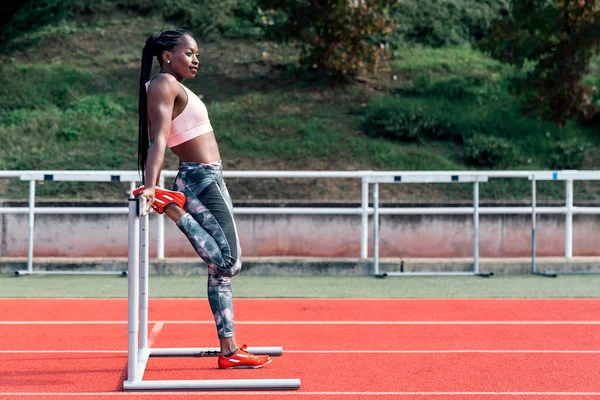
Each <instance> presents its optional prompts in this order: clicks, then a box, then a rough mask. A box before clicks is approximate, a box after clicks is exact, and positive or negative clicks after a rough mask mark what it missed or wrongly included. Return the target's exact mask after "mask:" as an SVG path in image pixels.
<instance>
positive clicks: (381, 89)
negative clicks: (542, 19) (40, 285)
mask: <svg viewBox="0 0 600 400" xmlns="http://www.w3.org/2000/svg"><path fill="white" fill-rule="evenodd" d="M430 1H432V2H434V3H435V1H434V0H430ZM465 2H466V3H468V1H466V0H465ZM151 3H152V2H151V1H149V2H148V4H151ZM454 3H457V4H459V3H460V1H458V0H457V1H455V2H454ZM477 3H478V4H484V3H485V2H477ZM91 4H97V6H96V8H94V7H90V6H85V7H84V6H83V5H79V7H80V8H79V9H76V10H77V13H74V14H72V15H71V16H70V17H64V18H57V19H56V20H55V21H51V22H49V23H48V24H45V25H43V26H40V27H38V28H36V29H33V30H31V31H28V32H25V33H23V34H19V35H17V34H15V35H14V38H13V39H11V40H9V42H8V45H6V43H5V49H6V50H4V51H3V53H2V54H1V55H0V149H2V151H1V152H0V169H3V170H27V169H36V170H42V169H43V170H68V169H78V170H80V169H95V170H98V169H110V170H133V169H135V168H136V148H137V147H136V146H137V144H136V143H137V93H138V81H139V67H140V57H141V49H142V47H143V44H144V42H145V40H146V37H147V36H148V35H150V34H156V33H158V32H160V31H161V30H163V29H166V28H170V27H173V26H185V27H187V28H189V29H190V30H191V32H192V33H194V34H195V35H196V37H197V38H198V39H199V46H200V59H201V67H200V72H199V73H198V76H197V77H196V78H195V79H194V80H192V81H188V82H186V85H187V86H188V87H190V88H191V90H193V91H194V92H196V93H197V94H199V95H201V96H202V99H203V101H204V102H205V103H206V105H207V107H208V110H209V115H210V119H211V122H212V125H213V127H214V128H215V133H216V135H217V140H218V142H219V145H220V148H221V154H222V156H223V158H224V166H225V168H226V169H227V170H422V171H425V170H470V169H483V170H507V169H510V170H537V169H563V168H566V169H571V168H576V169H598V161H597V158H596V157H594V155H595V154H596V153H597V151H598V148H599V146H600V135H599V134H598V128H597V127H596V126H587V127H584V126H581V125H579V124H578V123H576V122H569V123H567V124H566V125H565V126H563V127H560V126H557V125H555V124H553V123H552V122H548V121H545V120H542V119H540V118H537V117H535V116H531V115H530V116H526V115H524V114H523V113H522V111H521V109H522V108H521V107H520V103H519V99H518V98H517V97H515V96H514V95H513V94H512V93H511V90H510V87H511V86H510V83H511V81H512V80H513V79H515V78H517V77H519V76H520V74H522V71H518V70H515V69H514V68H513V67H510V66H507V65H503V64H501V63H500V62H498V61H495V60H493V59H491V58H489V57H488V56H486V55H485V54H483V53H481V52H479V51H477V50H475V49H474V48H473V47H472V46H471V43H470V38H472V37H473V36H476V35H477V29H480V28H481V27H479V28H477V27H478V26H479V25H478V24H480V25H481V24H482V22H481V21H484V22H485V21H488V20H489V19H490V18H491V17H490V16H489V15H488V14H486V12H490V10H489V9H483V8H481V7H480V9H479V12H480V14H481V15H479V17H478V18H479V19H477V20H476V21H475V22H477V21H479V22H478V23H475V22H473V21H474V20H473V19H472V20H471V22H470V24H471V25H472V27H471V28H469V29H470V30H469V29H467V28H465V26H464V24H463V25H461V26H455V27H454V28H453V31H452V32H453V33H452V35H448V34H444V31H443V28H442V27H439V26H437V25H436V27H437V28H438V31H436V30H435V29H430V30H429V31H427V32H426V33H423V30H419V29H417V28H414V29H411V25H410V23H411V22H410V21H413V24H414V25H415V26H417V25H418V23H417V22H418V21H417V22H415V20H416V18H417V17H418V18H421V15H420V14H418V13H416V12H415V13H414V15H413V16H412V17H411V15H412V14H411V13H409V12H407V13H405V14H404V15H403V16H402V18H403V20H402V23H403V25H402V29H401V30H399V31H398V33H397V37H396V40H397V41H396V42H394V43H393V46H392V59H391V60H390V62H389V64H387V65H385V66H383V67H382V68H380V69H379V70H378V71H377V72H376V73H373V74H365V75H364V76H360V77H359V79H357V80H355V81H353V82H351V83H345V84H339V83H334V82H330V81H328V79H327V78H324V77H322V76H317V75H314V74H312V73H309V72H307V71H304V70H302V69H301V68H299V67H298V65H297V59H298V52H297V50H296V49H295V47H294V46H293V44H286V43H280V42H275V41H273V40H270V39H269V37H268V35H265V34H263V33H261V29H260V24H259V23H258V22H256V21H255V22H252V21H253V20H252V18H249V17H248V16H247V15H245V14H244V13H243V12H242V11H244V10H243V9H242V10H241V9H239V8H238V9H237V11H236V12H237V14H235V15H233V16H232V15H227V16H225V17H226V18H225V17H223V18H224V21H225V22H223V23H222V24H220V25H219V24H217V26H212V27H210V26H206V25H202V21H201V20H198V21H200V22H197V25H194V19H193V18H191V17H189V16H186V15H185V14H182V15H177V14H176V13H175V14H174V15H167V16H165V13H164V12H162V11H161V12H150V11H152V10H151V7H150V6H148V7H149V9H147V10H146V9H141V10H135V9H134V7H133V6H132V4H133V2H128V1H126V0H121V1H108V0H105V1H102V2H96V3H91ZM140 4H142V5H140V6H139V7H140V8H143V7H142V6H143V5H144V4H146V3H140ZM482 7H483V6H482ZM486 10H487V11H486ZM413 11H414V10H413ZM475 11H477V10H475ZM244 12H246V13H248V12H249V11H248V10H246V11H244ZM411 12H412V11H411ZM178 18H180V20H178ZM236 18H238V19H236ZM253 18H254V17H253ZM411 18H412V19H411ZM448 18H450V17H448ZM473 18H475V17H473ZM449 20H450V21H453V20H452V18H450V19H449ZM236 21H238V22H239V21H244V23H241V22H240V23H236ZM249 21H250V22H249ZM463 22H464V19H463ZM455 23H456V24H458V23H459V21H458V19H457V20H456V21H455ZM186 25H191V26H186ZM467 25H468V24H467ZM11 26H12V28H11V29H15V30H17V28H18V25H15V24H14V23H13V25H11ZM434 28H435V27H434ZM440 29H442V31H439V30H440ZM5 41H6V38H5ZM598 72H600V62H598V61H597V60H596V59H595V60H594V62H593V63H592V69H591V70H590V72H589V74H588V76H587V77H586V79H587V80H588V81H589V82H590V83H595V82H596V81H597V79H598V78H597V76H598ZM176 167H177V160H176V158H175V157H174V156H173V155H172V154H171V153H168V154H167V159H166V163H165V168H166V169H176ZM228 183H229V188H230V191H231V194H232V197H233V198H234V199H235V201H236V202H243V201H268V200H278V201H291V202H305V201H349V202H357V201H359V200H360V195H359V193H360V185H359V182H355V181H352V180H350V181H333V180H332V181H323V180H321V181H315V180H305V181H301V182H298V181H295V180H294V181H291V180H286V179H278V180H249V179H246V180H238V179H231V182H229V181H228ZM38 188H39V189H38V195H39V196H42V197H44V198H48V199H66V198H68V199H73V198H76V199H96V200H97V199H109V200H119V199H122V198H124V196H126V192H127V190H128V186H127V185H124V184H105V185H104V184H89V183H60V182H50V183H39V184H38ZM471 190H472V189H471V187H470V186H468V185H404V186H400V185H398V186H395V187H393V188H391V187H386V188H385V189H384V192H383V194H382V196H383V198H384V199H385V200H389V201H405V202H431V201H454V200H457V201H458V200H469V199H470V198H471ZM481 194H482V197H483V198H484V199H488V200H527V199H528V196H529V183H528V182H526V181H514V180H507V181H502V180H500V181H495V182H491V183H488V184H483V185H482V188H481ZM0 196H1V197H3V198H9V199H24V198H26V196H27V185H26V184H24V183H20V182H18V181H16V180H11V181H6V180H3V181H0ZM540 197H541V199H542V200H544V199H546V200H553V199H562V198H564V187H563V186H562V185H561V184H559V183H544V184H541V185H540ZM576 198H577V199H578V200H597V199H598V198H600V187H599V186H598V185H596V184H594V183H578V184H577V185H576Z"/></svg>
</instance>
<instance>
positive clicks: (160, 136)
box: [140, 74, 179, 210]
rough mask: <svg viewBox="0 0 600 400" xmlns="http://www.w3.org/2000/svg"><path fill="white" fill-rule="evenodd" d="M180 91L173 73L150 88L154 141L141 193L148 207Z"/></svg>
mask: <svg viewBox="0 0 600 400" xmlns="http://www.w3.org/2000/svg"><path fill="white" fill-rule="evenodd" d="M178 93H179V84H178V83H177V81H176V80H175V78H174V77H173V76H171V75H166V74H165V75H162V76H160V77H158V78H156V80H155V81H154V82H153V83H152V84H151V85H150V87H149V88H148V117H149V118H150V122H151V123H150V137H151V138H152V143H151V144H150V148H149V149H148V158H147V161H146V186H145V189H144V191H143V192H142V193H141V194H140V196H143V197H145V198H146V209H147V210H149V209H150V206H152V203H153V202H154V188H155V186H156V185H157V184H158V181H159V179H160V172H161V170H162V168H163V165H164V161H165V149H166V147H167V138H168V137H169V132H170V130H171V118H172V115H173V105H174V103H175V99H176V98H177V95H178Z"/></svg>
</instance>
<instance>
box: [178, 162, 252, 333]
mask: <svg viewBox="0 0 600 400" xmlns="http://www.w3.org/2000/svg"><path fill="white" fill-rule="evenodd" d="M173 190H176V191H179V192H182V193H184V194H185V195H186V197H187V201H186V203H185V206H184V208H185V211H187V214H185V215H183V216H182V217H181V218H180V219H179V220H178V221H177V227H178V228H179V229H180V230H181V231H182V232H183V233H184V234H185V236H186V237H187V238H188V240H189V241H190V243H191V244H192V246H193V247H194V250H196V253H198V255H199V256H200V258H202V260H203V261H204V262H205V263H206V265H207V266H208V302H209V304H210V309H211V310H212V312H213V315H214V318H215V323H216V325H217V333H218V335H219V338H225V337H233V336H234V330H233V296H232V293H231V277H232V276H235V275H236V274H237V273H238V272H240V270H241V269H242V252H241V249H240V245H239V239H238V234H237V229H236V227H235V222H234V220H233V205H232V203H231V198H230V197H229V192H228V191H227V187H226V186H225V183H224V181H223V168H222V166H221V162H220V161H218V162H215V163H211V164H200V163H195V162H181V163H180V164H179V173H178V174H177V177H176V178H175V183H174V184H173Z"/></svg>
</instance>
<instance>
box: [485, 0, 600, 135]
mask: <svg viewBox="0 0 600 400" xmlns="http://www.w3.org/2000/svg"><path fill="white" fill-rule="evenodd" d="M598 3H599V1H598V0H512V5H511V7H510V9H509V10H507V12H506V13H505V15H504V17H503V18H501V19H500V20H498V21H497V22H496V23H495V24H494V25H493V27H492V28H491V30H490V32H489V34H488V35H487V36H486V37H485V38H484V39H483V40H482V41H481V43H480V47H481V48H482V49H484V50H488V51H490V52H491V54H492V56H493V57H495V58H497V59H499V60H501V61H504V62H508V63H511V64H513V65H516V66H518V67H523V65H524V64H525V62H526V61H531V62H533V64H534V66H533V68H532V70H531V71H530V72H529V73H528V75H527V79H525V80H524V81H523V82H521V84H520V85H519V86H518V91H519V93H520V94H522V95H523V97H524V99H525V104H526V106H527V107H528V108H530V109H532V110H538V111H540V112H541V113H542V115H543V116H544V117H546V118H548V119H551V120H553V121H555V122H556V123H557V124H561V125H562V124H564V123H565V122H566V120H567V119H569V118H571V117H574V116H577V117H579V118H581V119H583V120H586V119H590V118H591V117H592V116H593V115H594V114H595V113H596V112H597V108H596V106H595V105H594V104H593V97H594V92H595V90H596V89H595V88H593V87H586V86H585V85H584V83H583V82H582V78H583V75H584V74H585V73H586V72H587V70H588V68H589V63H590V59H591V57H592V56H593V55H594V53H595V52H596V50H597V48H598V45H599V43H600V6H599V4H598Z"/></svg>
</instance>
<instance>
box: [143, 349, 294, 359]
mask: <svg viewBox="0 0 600 400" xmlns="http://www.w3.org/2000/svg"><path fill="white" fill-rule="evenodd" d="M148 350H149V351H150V357H218V356H219V354H221V349H219V348H218V347H207V348H200V347H189V348H150V349H148ZM246 351H248V352H249V353H252V354H256V355H266V356H272V357H279V356H281V355H282V354H283V348H282V347H248V348H247V349H246Z"/></svg>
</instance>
